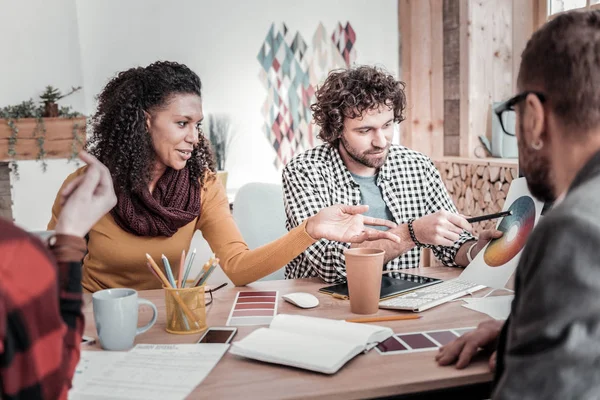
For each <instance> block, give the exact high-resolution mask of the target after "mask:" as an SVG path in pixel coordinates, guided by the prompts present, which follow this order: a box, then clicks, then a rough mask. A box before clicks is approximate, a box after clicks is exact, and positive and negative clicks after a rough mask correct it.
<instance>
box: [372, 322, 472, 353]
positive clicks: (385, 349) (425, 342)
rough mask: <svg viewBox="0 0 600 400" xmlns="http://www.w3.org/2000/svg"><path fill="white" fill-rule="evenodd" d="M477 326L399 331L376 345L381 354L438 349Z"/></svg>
mask: <svg viewBox="0 0 600 400" xmlns="http://www.w3.org/2000/svg"><path fill="white" fill-rule="evenodd" d="M474 329H475V328H473V327H471V328H458V329H444V330H440V331H427V332H412V333H398V334H395V335H394V336H392V337H390V338H388V339H386V340H384V341H383V342H381V343H379V344H378V345H377V346H376V349H377V351H378V352H379V354H385V355H390V354H405V353H416V352H419V351H431V350H437V349H439V348H440V347H442V346H445V345H447V344H448V343H450V342H452V341H453V340H455V339H458V338H459V337H460V336H462V335H464V334H465V333H467V332H470V331H472V330H474Z"/></svg>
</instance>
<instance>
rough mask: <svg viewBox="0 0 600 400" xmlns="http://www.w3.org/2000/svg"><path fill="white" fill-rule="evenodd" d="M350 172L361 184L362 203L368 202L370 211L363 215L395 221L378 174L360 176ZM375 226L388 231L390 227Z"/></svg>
mask: <svg viewBox="0 0 600 400" xmlns="http://www.w3.org/2000/svg"><path fill="white" fill-rule="evenodd" d="M350 174H351V175H352V178H354V180H355V181H356V183H358V185H359V186H360V203H361V204H367V205H368V206H369V211H367V212H366V213H364V214H363V215H366V216H369V217H374V218H381V219H387V220H389V221H394V217H393V215H392V213H391V212H390V209H389V208H388V206H387V205H386V204H385V201H384V200H383V195H382V194H381V189H379V187H378V186H377V175H373V176H359V175H355V174H352V173H350ZM373 228H375V229H379V230H382V231H387V229H388V228H386V227H385V226H373Z"/></svg>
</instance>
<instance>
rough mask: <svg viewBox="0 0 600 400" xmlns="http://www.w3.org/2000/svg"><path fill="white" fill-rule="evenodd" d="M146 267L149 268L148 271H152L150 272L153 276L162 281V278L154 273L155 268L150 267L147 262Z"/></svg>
mask: <svg viewBox="0 0 600 400" xmlns="http://www.w3.org/2000/svg"><path fill="white" fill-rule="evenodd" d="M146 266H147V267H148V269H149V270H150V272H152V275H154V276H155V277H156V279H158V280H159V281H160V276H158V274H157V273H156V271H154V268H152V265H150V263H149V262H147V263H146Z"/></svg>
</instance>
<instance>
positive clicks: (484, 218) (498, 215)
mask: <svg viewBox="0 0 600 400" xmlns="http://www.w3.org/2000/svg"><path fill="white" fill-rule="evenodd" d="M509 215H512V211H502V212H499V213H496V214H488V215H480V216H479V217H471V218H467V222H468V223H470V224H472V223H474V222H480V221H487V220H488V219H494V218H502V217H508V216H509Z"/></svg>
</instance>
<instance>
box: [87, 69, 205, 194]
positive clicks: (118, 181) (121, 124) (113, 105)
mask: <svg viewBox="0 0 600 400" xmlns="http://www.w3.org/2000/svg"><path fill="white" fill-rule="evenodd" d="M201 89H202V84H201V82H200V78H199V77H198V75H196V73H194V72H193V71H192V70H191V69H189V68H188V67H186V66H185V65H183V64H178V63H175V62H169V61H159V62H155V63H153V64H150V65H148V66H147V67H137V68H131V69H128V70H127V71H123V72H120V73H119V74H118V75H117V76H116V77H114V78H113V79H111V80H110V81H109V82H108V84H107V85H106V87H105V88H104V90H103V91H102V92H101V93H100V95H99V96H98V110H97V112H96V114H95V115H94V116H93V117H92V119H91V122H90V126H91V138H90V140H89V141H88V144H87V149H88V151H89V152H90V153H91V154H93V155H94V156H96V157H97V158H98V160H100V161H101V162H102V163H104V165H106V166H107V167H108V169H109V170H110V172H111V175H112V178H113V182H114V185H115V189H116V190H120V191H124V192H125V193H130V192H134V191H135V192H137V191H140V190H142V189H143V188H144V187H147V186H148V183H149V182H150V180H151V173H152V171H153V169H154V162H155V157H156V155H155V151H154V147H153V146H152V140H151V138H150V134H149V132H148V129H147V127H146V115H145V113H144V111H146V112H148V113H152V111H154V110H158V109H160V108H162V107H165V106H166V105H167V104H168V102H169V101H170V99H171V98H172V96H173V95H176V94H196V95H198V96H201ZM199 139H200V141H199V143H198V146H197V147H196V148H194V150H193V152H192V156H191V158H190V159H189V160H188V162H187V163H186V168H188V169H189V172H190V179H191V181H192V184H196V185H198V184H199V185H200V187H202V186H203V184H204V175H205V172H206V171H207V170H211V171H214V162H213V156H212V151H211V150H210V145H209V143H208V141H207V140H206V139H205V138H204V137H203V136H202V135H200V138H199Z"/></svg>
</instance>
